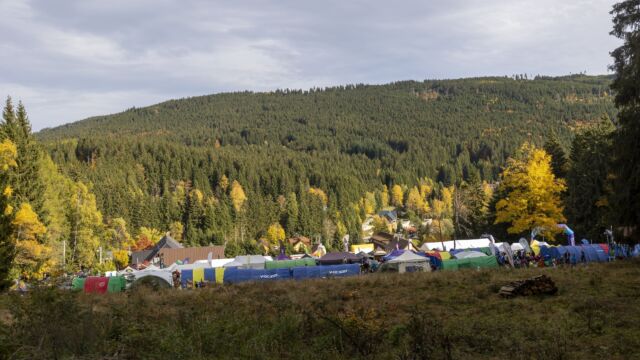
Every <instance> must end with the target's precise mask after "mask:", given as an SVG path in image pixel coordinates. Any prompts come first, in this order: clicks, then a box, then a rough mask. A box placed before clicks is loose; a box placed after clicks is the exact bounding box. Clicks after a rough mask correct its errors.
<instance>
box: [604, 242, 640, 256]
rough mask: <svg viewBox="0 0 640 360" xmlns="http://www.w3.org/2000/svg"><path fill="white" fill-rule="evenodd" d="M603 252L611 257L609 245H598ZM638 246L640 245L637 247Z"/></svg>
mask: <svg viewBox="0 0 640 360" xmlns="http://www.w3.org/2000/svg"><path fill="white" fill-rule="evenodd" d="M597 245H598V246H599V247H600V248H601V249H602V250H604V252H605V253H606V254H607V256H608V255H609V245H607V244H597ZM636 246H638V245H636Z"/></svg>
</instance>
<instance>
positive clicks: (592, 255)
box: [580, 244, 598, 262]
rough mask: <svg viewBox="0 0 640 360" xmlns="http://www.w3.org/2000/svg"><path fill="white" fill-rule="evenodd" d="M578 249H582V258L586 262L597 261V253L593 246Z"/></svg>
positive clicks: (583, 246)
mask: <svg viewBox="0 0 640 360" xmlns="http://www.w3.org/2000/svg"><path fill="white" fill-rule="evenodd" d="M580 247H581V248H582V252H583V253H584V258H585V260H586V261H587V262H597V261H598V253H597V252H596V250H595V249H594V248H593V246H591V245H590V244H589V245H582V246H580Z"/></svg>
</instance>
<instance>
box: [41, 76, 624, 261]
mask: <svg viewBox="0 0 640 360" xmlns="http://www.w3.org/2000/svg"><path fill="white" fill-rule="evenodd" d="M610 82H611V79H610V78H609V77H605V76H599V77H595V76H584V75H572V76H566V77H536V78H535V79H527V78H526V76H514V77H511V78H507V77H491V78H472V79H461V80H425V81H423V82H416V81H403V82H397V83H392V84H387V85H349V86H340V87H332V88H325V89H310V90H308V91H300V90H288V89H287V90H278V91H274V92H269V93H251V92H243V93H226V94H217V95H210V96H202V97H194V98H188V99H180V100H171V101H167V102H164V103H161V104H158V105H154V106H150V107H146V108H133V109H129V110H127V111H124V112H122V113H119V114H114V115H108V116H100V117H95V118H90V119H87V120H83V121H80V122H77V123H73V124H69V125H65V126H61V127H57V128H54V129H45V130H43V131H41V132H39V133H38V134H36V138H37V139H38V140H39V142H40V143H41V144H42V145H43V146H44V148H45V149H46V152H47V153H48V154H49V155H50V156H51V158H52V159H53V161H54V162H55V164H57V166H59V168H60V170H61V172H62V173H63V174H65V175H66V176H69V177H70V178H71V179H73V180H74V181H80V182H82V183H85V184H88V185H89V186H90V188H91V191H92V192H93V193H94V194H95V196H96V201H97V207H98V209H99V210H100V211H101V212H102V214H103V215H104V221H105V223H109V221H111V219H115V218H122V219H124V221H125V222H126V224H127V227H128V228H129V229H131V231H132V232H133V233H137V232H138V229H140V228H141V227H147V228H153V229H160V230H162V231H166V230H169V229H173V230H174V233H175V232H176V229H177V231H179V232H181V233H182V234H181V235H183V236H181V237H183V238H184V241H185V242H187V243H189V244H193V245H196V244H209V243H214V244H222V243H225V242H226V243H227V245H228V246H229V245H230V244H231V243H233V244H244V245H243V246H244V247H245V248H246V247H249V248H248V249H245V250H246V251H249V250H252V248H251V246H255V245H256V240H259V239H261V238H262V237H265V236H266V232H267V229H268V228H269V226H270V225H272V224H274V223H278V224H281V226H282V227H283V228H284V230H285V231H286V234H287V236H292V235H294V234H302V235H306V236H310V237H314V238H316V237H317V236H320V237H322V238H323V240H326V241H328V242H329V244H330V245H332V244H334V243H335V244H336V246H338V245H337V244H339V242H337V241H335V240H336V239H338V238H339V236H342V235H344V234H345V233H349V234H350V235H351V239H352V241H356V242H357V241H359V239H360V237H361V234H360V226H361V223H362V221H363V219H364V217H365V215H366V213H367V212H369V211H368V210H367V209H364V208H365V207H369V208H371V209H369V210H373V211H375V210H379V209H380V208H382V207H384V206H388V205H389V200H386V201H384V200H385V199H384V198H385V197H386V198H387V199H388V197H389V195H388V193H387V191H390V190H391V189H392V187H393V186H394V185H401V188H402V190H403V192H404V193H405V194H407V193H408V192H409V190H410V189H411V187H412V186H414V185H419V184H428V189H429V190H430V191H429V194H422V195H425V196H426V198H427V199H426V201H427V202H428V201H429V200H428V198H429V197H430V194H432V195H431V197H434V196H435V195H436V194H438V193H439V192H438V191H437V190H438V189H441V188H443V187H447V186H451V185H456V184H460V183H461V182H465V181H466V182H470V180H472V179H476V180H478V179H479V180H484V181H485V182H487V183H491V182H494V181H495V180H497V178H498V175H499V173H500V171H501V167H502V166H503V165H504V164H505V160H506V159H507V158H508V157H509V156H511V155H513V154H514V152H515V151H516V149H517V148H518V147H519V146H520V145H521V144H522V143H523V142H525V141H528V142H531V143H533V144H538V145H542V144H544V143H546V142H548V140H549V139H551V138H553V139H555V140H556V141H557V144H559V147H560V151H563V150H564V151H568V150H569V148H570V142H571V140H572V138H573V137H574V135H575V133H576V131H579V130H580V129H581V128H584V127H586V126H588V125H590V124H593V123H595V122H597V121H598V120H599V119H601V118H603V117H605V118H606V117H613V116H615V111H616V110H615V108H614V105H613V101H612V97H611V96H610V94H609V91H610V90H609V84H610ZM563 156H564V155H563ZM387 189H389V190H387ZM385 194H386V195H385ZM367 199H369V200H370V201H369V203H370V204H368V206H365V205H367V204H365V203H367ZM391 200H392V204H391V205H393V199H391ZM400 203H401V204H402V201H401V202H400ZM427 206H428V204H427ZM487 230H489V229H486V228H485V229H477V231H487ZM469 235H476V236H477V235H479V234H469ZM354 239H355V240H354ZM252 241H253V242H252ZM251 244H253V245H251ZM230 249H233V246H231V247H230ZM230 251H232V250H230ZM236 251H243V250H242V249H237V250H236Z"/></svg>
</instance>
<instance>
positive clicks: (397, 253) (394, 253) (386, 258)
mask: <svg viewBox="0 0 640 360" xmlns="http://www.w3.org/2000/svg"><path fill="white" fill-rule="evenodd" d="M402 254H404V250H398V249H396V250H393V251H392V252H390V253H388V254H387V255H385V256H383V257H382V259H383V260H384V261H389V260H391V259H393V258H396V257H398V256H400V255H402Z"/></svg>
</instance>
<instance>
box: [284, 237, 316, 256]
mask: <svg viewBox="0 0 640 360" xmlns="http://www.w3.org/2000/svg"><path fill="white" fill-rule="evenodd" d="M287 242H288V243H289V245H290V246H291V248H292V249H293V250H294V251H295V252H305V250H306V251H309V250H310V249H311V239H309V238H308V237H306V236H294V237H292V238H289V239H287Z"/></svg>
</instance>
